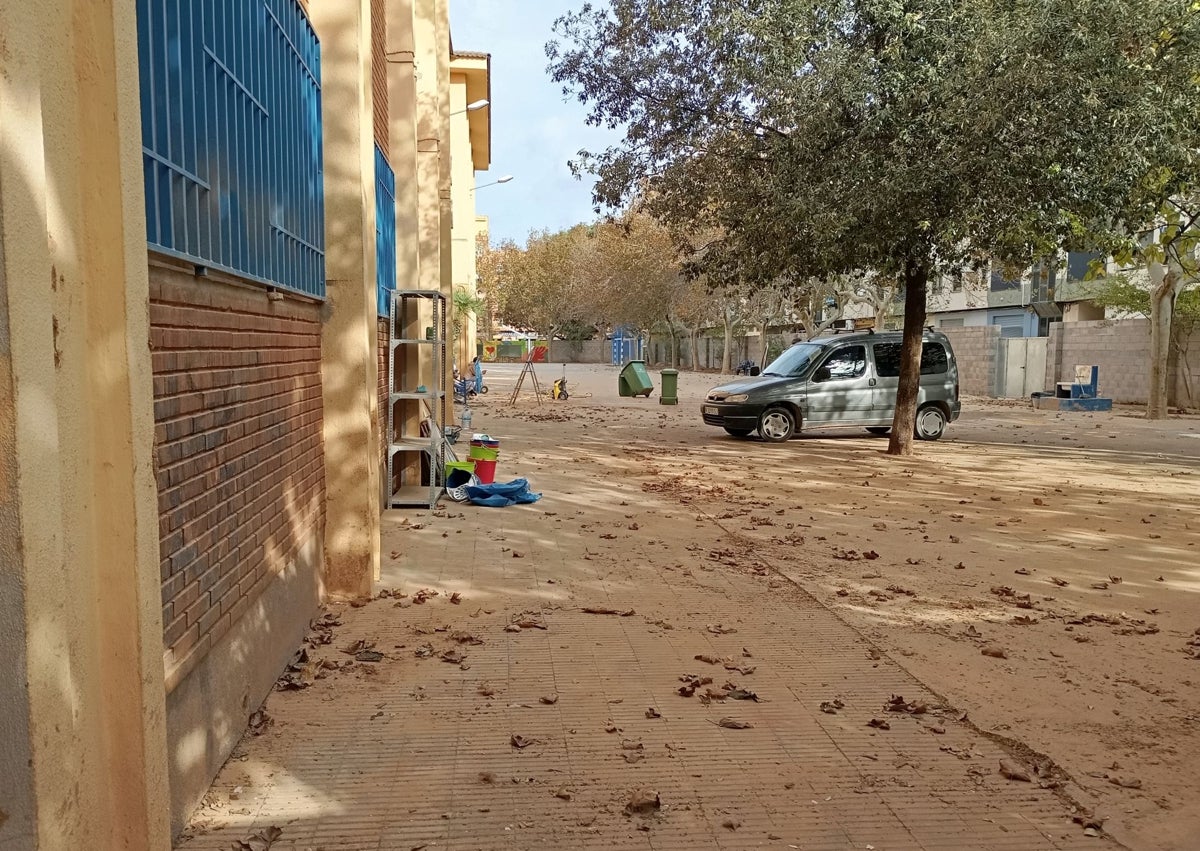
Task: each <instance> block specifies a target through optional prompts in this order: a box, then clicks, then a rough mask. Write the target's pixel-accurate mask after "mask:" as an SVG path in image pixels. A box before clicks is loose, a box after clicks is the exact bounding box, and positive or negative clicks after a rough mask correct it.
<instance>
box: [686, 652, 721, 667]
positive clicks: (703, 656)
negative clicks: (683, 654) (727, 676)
mask: <svg viewBox="0 0 1200 851" xmlns="http://www.w3.org/2000/svg"><path fill="white" fill-rule="evenodd" d="M692 658H693V659H695V660H696V661H697V662H707V663H708V664H710V665H723V664H725V660H724V659H722V658H721V657H720V656H711V655H709V654H707V653H697V654H696V655H695V656H693V657H692Z"/></svg>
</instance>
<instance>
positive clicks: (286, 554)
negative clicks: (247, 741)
mask: <svg viewBox="0 0 1200 851" xmlns="http://www.w3.org/2000/svg"><path fill="white" fill-rule="evenodd" d="M0 32H3V33H4V39H5V42H6V45H7V46H6V48H5V50H4V51H0V78H2V79H3V83H2V84H0V391H2V392H0V397H2V398H3V400H4V404H3V406H0V463H2V465H3V466H2V467H0V553H2V555H3V558H2V559H0V565H2V566H0V635H3V636H4V638H5V641H6V646H7V647H8V648H9V649H10V652H9V653H7V654H6V655H5V659H4V661H3V662H2V663H0V665H3V667H4V670H2V671H0V717H3V718H4V719H5V721H4V733H3V735H0V800H3V801H4V806H3V809H4V815H5V818H0V846H3V847H5V848H9V847H11V848H126V847H127V848H167V847H169V846H170V840H171V836H172V835H173V833H175V832H177V831H178V830H179V829H180V828H181V827H182V826H183V824H184V823H185V820H186V818H187V816H188V815H189V813H190V812H191V810H192V809H193V808H194V807H195V806H196V804H197V803H198V802H199V801H200V800H201V798H202V796H203V795H204V793H205V791H206V790H207V788H208V785H209V783H210V782H211V779H212V777H213V775H214V774H215V773H216V771H217V769H218V768H219V767H220V766H221V764H222V763H223V762H224V761H225V759H226V758H227V757H228V755H229V753H230V752H231V750H232V748H233V747H234V745H235V744H236V742H237V740H238V738H240V736H241V734H242V732H243V730H244V728H245V723H246V719H247V717H248V716H249V714H250V713H252V712H253V711H254V710H255V709H256V708H257V707H258V706H259V705H260V704H261V703H262V701H263V700H264V699H265V697H266V696H267V694H268V693H269V692H270V690H271V688H272V687H273V686H274V683H275V681H276V679H277V678H278V676H279V675H280V673H281V672H282V671H283V669H284V667H285V666H286V665H287V664H288V662H289V661H290V660H291V658H292V656H293V654H294V653H295V651H296V649H297V647H299V645H300V641H301V638H302V636H303V634H304V632H305V630H306V629H307V626H308V621H309V619H310V618H311V617H312V615H313V614H314V613H315V612H316V611H317V608H318V606H319V605H320V603H321V602H322V600H324V599H328V598H331V597H338V598H353V597H356V596H361V595H365V594H369V593H370V592H371V589H372V583H373V581H374V579H375V578H376V576H377V574H378V568H379V517H380V512H381V507H382V502H381V494H382V493H383V492H384V491H385V490H386V485H387V483H386V482H385V481H384V478H385V477H386V469H387V468H386V464H385V463H383V462H384V460H385V459H384V449H383V447H384V445H385V444H386V440H385V435H384V433H383V432H384V430H385V428H386V422H387V418H386V404H387V396H386V392H385V391H386V376H387V371H388V369H389V366H390V365H389V363H388V360H387V358H388V349H387V346H386V332H387V326H386V323H385V322H384V321H383V318H382V317H383V316H384V315H385V314H386V311H387V303H388V299H389V293H390V291H392V290H394V289H396V288H397V287H398V286H399V287H400V288H416V287H423V288H427V289H438V290H441V291H442V292H443V293H444V294H445V295H446V296H447V298H450V297H451V296H452V293H453V284H454V281H455V280H456V278H457V277H458V276H461V275H473V273H472V272H470V271H469V270H465V269H464V270H461V271H456V269H455V263H456V261H455V258H454V256H453V251H452V239H451V234H452V215H453V211H454V204H453V200H454V198H455V191H456V186H455V181H456V180H458V181H460V182H461V181H470V182H471V184H472V185H473V180H474V171H475V169H476V168H479V167H483V168H486V165H487V162H488V158H487V156H486V155H485V156H483V157H482V159H480V158H479V157H476V156H475V153H474V151H475V144H476V139H477V137H479V136H480V134H481V133H482V134H483V136H482V138H484V139H490V132H491V131H490V124H489V123H488V122H487V118H488V114H487V112H486V111H485V113H484V115H483V116H481V117H475V116H474V114H473V113H472V117H471V118H470V119H469V120H468V139H467V147H466V148H465V153H464V155H463V158H464V160H465V161H466V162H467V163H469V164H470V166H471V167H470V169H469V170H466V171H462V172H456V171H455V170H454V168H453V159H454V157H455V145H454V139H453V134H452V121H453V119H454V118H456V116H452V114H451V113H452V89H453V86H452V74H451V65H452V58H451V42H450V32H449V13H448V9H447V0H348V2H347V0H264V2H262V3H255V4H249V3H247V4H223V3H217V2H213V0H195V2H191V3H177V2H167V0H136V2H133V3H118V2H115V0H48V2H46V3H43V4H38V6H37V7H36V8H34V7H33V4H23V3H0ZM64 56H66V57H74V61H65V62H64V61H63V60H62V57H64ZM471 61H474V60H471ZM481 79H482V84H483V85H485V86H486V79H487V73H486V69H485V70H484V71H483V72H482V75H481V73H480V72H479V70H478V69H476V68H474V67H472V68H470V69H468V81H467V83H466V85H465V86H464V88H466V89H469V90H473V88H472V87H478V86H479V85H480V84H481V83H480V80H481ZM481 121H482V122H483V123H482V125H481ZM458 189H459V190H461V189H462V187H461V186H459V187H458ZM464 219H465V220H467V221H469V222H470V223H471V226H472V228H473V226H474V210H473V206H472V207H471V208H470V209H469V212H466V213H464ZM470 261H471V262H470V266H471V267H472V268H473V254H472V256H471V258H470ZM459 262H460V263H466V262H467V260H466V259H465V258H464V259H462V260H461V261H459ZM464 280H466V279H465V278H464Z"/></svg>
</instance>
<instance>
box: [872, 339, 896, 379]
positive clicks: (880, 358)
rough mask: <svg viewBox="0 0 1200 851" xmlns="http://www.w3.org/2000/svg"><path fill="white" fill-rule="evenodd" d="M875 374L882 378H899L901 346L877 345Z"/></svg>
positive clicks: (891, 344)
mask: <svg viewBox="0 0 1200 851" xmlns="http://www.w3.org/2000/svg"><path fill="white" fill-rule="evenodd" d="M874 348H875V372H876V373H877V374H878V375H879V377H880V378H898V377H899V376H900V344H899V343H876V344H875V345H874Z"/></svg>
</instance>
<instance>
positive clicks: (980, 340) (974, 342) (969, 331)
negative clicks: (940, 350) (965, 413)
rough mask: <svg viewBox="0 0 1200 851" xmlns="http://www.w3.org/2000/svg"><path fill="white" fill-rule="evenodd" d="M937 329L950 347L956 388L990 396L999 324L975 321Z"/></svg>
mask: <svg viewBox="0 0 1200 851" xmlns="http://www.w3.org/2000/svg"><path fill="white" fill-rule="evenodd" d="M939 330H941V332H942V333H943V334H945V335H946V336H947V337H948V338H949V340H950V345H951V346H953V347H954V356H955V358H956V359H957V360H958V385H959V390H960V392H961V393H964V394H967V395H970V396H994V395H995V394H996V392H997V382H998V380H999V374H998V370H999V366H1000V364H999V361H1000V351H999V350H1000V328H999V327H997V326H995V325H975V326H966V327H963V328H941V329H939Z"/></svg>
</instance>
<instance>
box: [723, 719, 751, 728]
mask: <svg viewBox="0 0 1200 851" xmlns="http://www.w3.org/2000/svg"><path fill="white" fill-rule="evenodd" d="M717 726H718V727H724V728H725V729H727V730H749V729H750V728H751V727H753V726H754V725H753V724H751V723H750V722H749V721H742V720H741V719H740V718H722V719H721V720H720V721H718V722H717Z"/></svg>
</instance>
